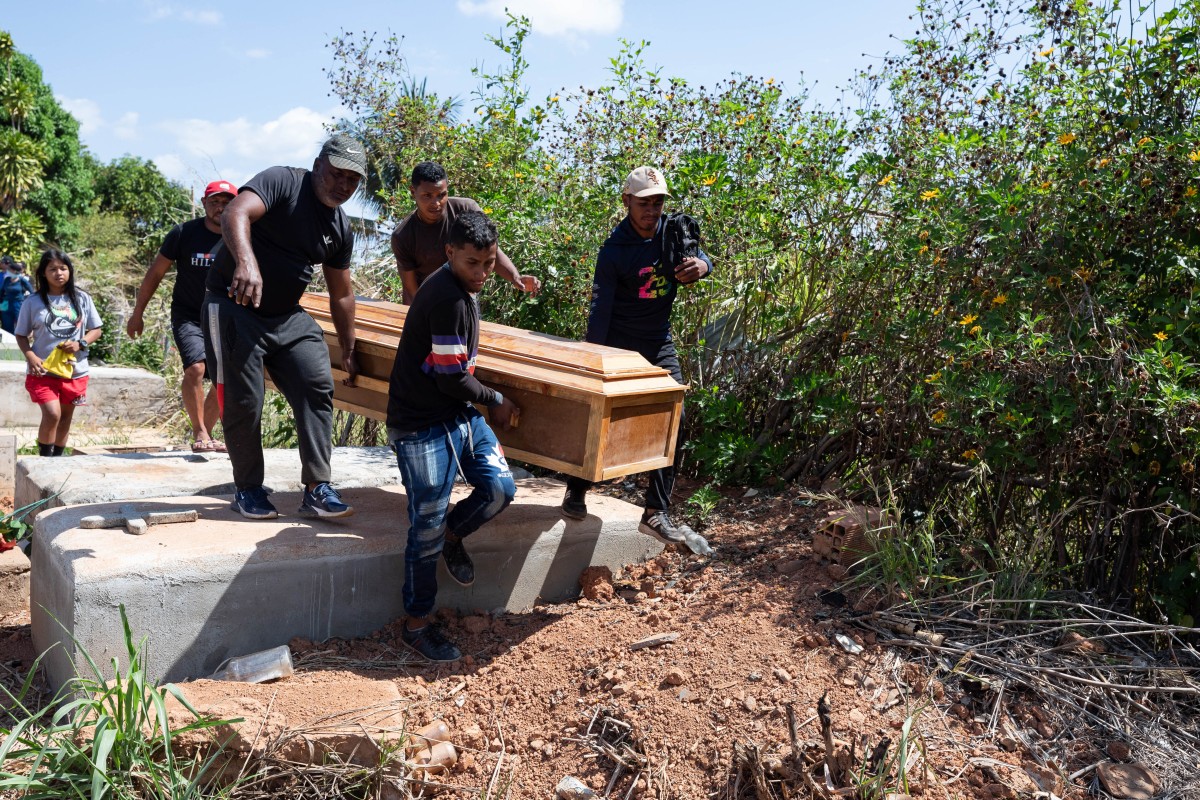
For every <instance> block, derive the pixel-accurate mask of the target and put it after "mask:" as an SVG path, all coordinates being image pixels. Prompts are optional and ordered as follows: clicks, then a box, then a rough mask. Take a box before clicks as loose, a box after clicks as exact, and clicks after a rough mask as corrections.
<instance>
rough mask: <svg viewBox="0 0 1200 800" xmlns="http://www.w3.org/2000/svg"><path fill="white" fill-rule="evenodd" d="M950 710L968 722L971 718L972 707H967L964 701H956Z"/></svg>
mask: <svg viewBox="0 0 1200 800" xmlns="http://www.w3.org/2000/svg"><path fill="white" fill-rule="evenodd" d="M949 712H950V713H951V714H953V715H954V716H956V717H958V718H959V719H961V720H962V721H963V722H966V721H967V720H969V719H970V718H971V709H969V708H967V707H966V706H964V705H963V704H962V703H955V704H954V705H952V706H950V708H949Z"/></svg>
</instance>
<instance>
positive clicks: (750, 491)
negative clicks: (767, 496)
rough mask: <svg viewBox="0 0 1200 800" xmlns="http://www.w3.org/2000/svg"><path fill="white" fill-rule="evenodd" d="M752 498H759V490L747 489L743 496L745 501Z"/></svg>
mask: <svg viewBox="0 0 1200 800" xmlns="http://www.w3.org/2000/svg"><path fill="white" fill-rule="evenodd" d="M751 497H758V489H747V490H746V493H745V494H743V495H742V499H743V500H749V499H750V498H751Z"/></svg>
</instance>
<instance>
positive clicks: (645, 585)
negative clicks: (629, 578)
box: [641, 578, 655, 597]
mask: <svg viewBox="0 0 1200 800" xmlns="http://www.w3.org/2000/svg"><path fill="white" fill-rule="evenodd" d="M641 590H642V592H644V593H645V595H646V597H654V596H655V591H654V579H653V578H646V579H645V580H643V581H642V583H641Z"/></svg>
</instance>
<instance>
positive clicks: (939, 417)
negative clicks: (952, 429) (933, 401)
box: [933, 410, 946, 425]
mask: <svg viewBox="0 0 1200 800" xmlns="http://www.w3.org/2000/svg"><path fill="white" fill-rule="evenodd" d="M933 421H934V422H936V423H938V424H939V425H940V424H941V423H943V422H945V421H946V412H945V411H941V410H938V411H935V412H933Z"/></svg>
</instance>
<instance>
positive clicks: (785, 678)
mask: <svg viewBox="0 0 1200 800" xmlns="http://www.w3.org/2000/svg"><path fill="white" fill-rule="evenodd" d="M771 674H772V675H774V676H775V679H776V680H778V681H779V682H780V683H791V682H792V676H791V675H790V674H788V671H787V670H786V669H783V668H782V667H775V668H774V669H772V670H771Z"/></svg>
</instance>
